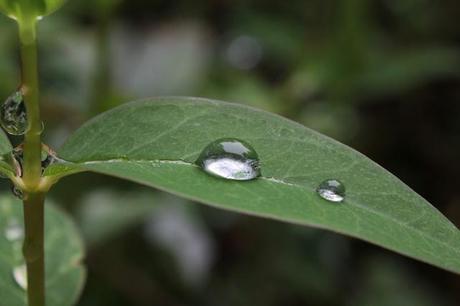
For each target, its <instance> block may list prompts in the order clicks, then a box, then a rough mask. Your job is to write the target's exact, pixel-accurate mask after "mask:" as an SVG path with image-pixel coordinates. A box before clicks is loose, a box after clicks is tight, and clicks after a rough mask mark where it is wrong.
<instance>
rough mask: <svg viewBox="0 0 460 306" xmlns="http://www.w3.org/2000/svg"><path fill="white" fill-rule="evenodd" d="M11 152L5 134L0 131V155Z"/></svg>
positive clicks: (11, 148)
mask: <svg viewBox="0 0 460 306" xmlns="http://www.w3.org/2000/svg"><path fill="white" fill-rule="evenodd" d="M12 150H13V147H12V146H11V142H10V140H9V139H8V137H7V136H6V134H5V132H3V130H2V129H0V155H4V154H7V153H9V152H11V151H12Z"/></svg>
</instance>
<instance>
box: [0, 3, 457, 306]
mask: <svg viewBox="0 0 460 306" xmlns="http://www.w3.org/2000/svg"><path fill="white" fill-rule="evenodd" d="M459 18H460V4H459V3H458V1H456V0H446V1H430V0H405V1H392V0H349V1H348V0H342V1H337V0H336V1H334V0H328V1H323V0H308V1H306V0H296V1H274V0H266V1H243V0H234V1H228V0H220V1H203V0H200V1H182V0H178V1H161V0H155V1H146V0H130V1H125V0H119V1H105V0H99V1H68V3H67V4H66V5H65V6H64V7H63V8H62V9H61V10H60V11H59V13H58V14H53V15H52V16H50V17H48V18H46V19H45V20H43V21H42V22H41V23H40V62H41V67H40V70H41V83H42V84H41V85H42V97H43V98H42V106H43V116H44V120H45V123H46V129H45V137H46V141H47V143H49V144H50V145H51V146H54V147H57V146H59V145H60V144H62V142H63V141H64V139H65V137H66V136H67V135H68V134H69V133H70V132H71V131H72V130H74V129H75V128H76V127H77V126H79V125H80V124H81V123H82V122H83V121H84V120H86V119H87V118H89V117H92V116H94V115H95V114H97V113H99V112H101V111H104V110H106V109H109V108H111V107H114V106H116V105H118V104H120V103H122V102H123V101H128V100H132V99H137V98H142V97H145V96H156V95H190V96H205V97H210V98H215V99H223V100H230V101H235V102H239V103H245V104H248V105H252V106H255V107H259V108H263V109H266V110H268V111H272V112H277V113H279V114H281V115H284V116H287V117H290V118H291V119H293V120H296V121H299V122H301V123H302V124H305V125H307V126H309V127H311V128H314V129H317V130H319V131H320V132H323V133H325V134H327V135H330V136H332V137H334V138H337V139H338V140H341V141H343V142H345V143H347V144H349V145H351V146H353V147H355V148H357V149H358V150H360V151H361V152H363V153H365V154H366V155H368V156H370V157H371V158H373V159H374V160H376V161H377V162H379V163H381V164H382V165H384V166H385V167H386V168H387V169H389V170H391V171H392V172H393V173H395V174H396V175H397V176H399V177H400V178H401V179H402V180H403V181H405V182H407V183H408V184H409V185H410V186H411V187H413V188H414V189H415V190H416V191H417V192H419V193H420V194H422V195H423V196H425V197H426V198H427V199H428V200H429V201H430V202H432V203H435V204H437V207H438V209H440V210H441V211H442V212H444V213H445V214H446V215H447V216H448V217H449V218H450V219H451V220H452V221H453V222H454V223H455V224H457V225H459V224H460V213H459V211H460V209H459V207H460V198H459V197H458V195H457V194H456V190H457V189H458V188H457V182H458V173H460V165H459V163H458V162H457V160H458V156H459V155H460V143H459V141H458V139H459V135H460V120H459V118H460V104H459V103H458V101H459V100H460V90H459V88H460V27H458V20H459ZM17 58H18V56H17V38H16V29H15V27H14V24H13V22H10V21H9V20H8V19H7V18H0V73H1V75H2V76H3V78H2V82H0V96H1V97H6V96H8V95H9V93H10V92H11V91H13V90H14V89H15V88H16V86H17V85H18V82H19V81H18V68H19V65H18V63H17ZM5 188H7V187H5ZM150 193H153V194H152V195H151V196H150ZM51 196H52V197H55V198H56V199H57V201H58V202H59V203H66V208H67V209H68V210H69V211H70V212H72V213H73V214H74V215H75V216H76V219H77V220H78V222H79V224H80V226H81V228H82V231H83V232H84V233H85V237H86V240H87V243H88V246H89V249H88V252H89V253H88V257H87V263H88V266H89V279H88V284H87V287H86V289H85V291H84V294H83V298H82V301H81V302H80V304H79V305H81V306H91V305H113V306H117V305H123V306H126V305H133V306H137V305H255V306H257V305H264V306H270V305H317V306H321V305H454V304H455V301H458V300H460V294H459V292H460V279H459V278H458V277H457V276H454V275H451V274H449V273H447V272H443V271H440V270H437V269H436V268H432V267H430V266H427V265H424V264H422V263H418V262H415V261H412V260H409V259H406V258H402V257H400V256H398V255H395V254H391V253H389V252H386V251H384V250H382V249H379V248H377V247H374V246H370V245H368V244H365V243H361V242H358V241H352V240H349V239H347V238H344V237H340V236H337V235H335V234H331V233H324V232H321V231H317V230H312V229H306V228H300V227H296V226H292V225H285V224H279V223H276V222H272V221H267V220H259V219H256V218H251V217H246V216H239V215H235V214H231V213H226V212H220V211H216V210H214V209H211V208H206V207H201V206H194V205H190V204H189V203H187V204H184V203H183V202H184V201H182V200H179V199H177V198H174V197H170V196H164V195H162V194H161V193H159V192H151V191H147V190H145V189H144V188H141V187H138V186H136V185H134V184H131V183H126V182H121V181H118V180H116V179H113V178H105V177H102V176H97V175H88V174H81V175H76V176H75V177H71V178H66V179H64V180H63V181H62V182H61V184H59V185H58V186H56V188H55V189H54V190H53V191H52V192H51ZM101 203H102V204H101ZM104 203H105V204H104ZM149 205H151V207H152V208H149ZM166 207H173V208H171V209H170V210H168V209H167V208H166ZM105 210H107V211H110V212H107V214H105V213H102V212H101V211H105ZM165 220H166V221H165ZM165 233H166V234H165ZM181 233H182V234H181ZM183 233H186V234H183ZM96 241H97V243H96ZM184 254H187V255H186V256H187V257H185V260H184ZM196 254H198V255H196ZM187 258H189V259H190V263H191V264H188V265H187V260H186V259H187ZM193 258H194V259H193ZM196 258H198V259H200V260H201V261H199V260H198V259H196ZM192 259H193V260H192ZM198 267H201V268H200V269H198Z"/></svg>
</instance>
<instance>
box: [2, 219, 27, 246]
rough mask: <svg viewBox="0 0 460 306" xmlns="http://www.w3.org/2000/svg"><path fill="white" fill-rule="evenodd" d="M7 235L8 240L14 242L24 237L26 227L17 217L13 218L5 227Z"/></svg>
mask: <svg viewBox="0 0 460 306" xmlns="http://www.w3.org/2000/svg"><path fill="white" fill-rule="evenodd" d="M5 237H6V239H7V240H8V241H11V242H14V241H18V240H21V239H22V238H24V228H23V227H22V226H21V224H19V222H18V221H17V220H16V219H11V220H10V221H9V222H8V225H7V226H6V228H5Z"/></svg>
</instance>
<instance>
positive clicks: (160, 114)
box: [50, 97, 460, 273]
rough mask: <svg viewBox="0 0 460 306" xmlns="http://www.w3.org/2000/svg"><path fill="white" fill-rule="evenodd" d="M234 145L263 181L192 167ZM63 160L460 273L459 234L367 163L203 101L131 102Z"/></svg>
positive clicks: (268, 118)
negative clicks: (208, 150)
mask: <svg viewBox="0 0 460 306" xmlns="http://www.w3.org/2000/svg"><path fill="white" fill-rule="evenodd" d="M228 137H234V138H238V139H241V140H244V141H246V142H248V143H250V144H251V145H252V146H253V147H254V148H255V150H256V151H257V152H258V154H259V157H260V163H261V167H262V168H261V169H262V177H260V178H258V179H257V180H254V181H247V182H235V181H226V180H223V179H219V178H215V177H211V176H209V175H207V174H206V173H204V172H203V171H201V169H200V168H199V167H197V166H196V165H195V164H194V161H195V160H196V158H197V157H198V155H199V154H200V152H201V150H202V149H203V148H204V147H205V146H206V145H207V144H209V143H210V142H212V141H214V140H216V139H219V138H228ZM58 154H59V156H60V157H61V158H63V159H64V160H66V161H68V162H69V164H68V165H72V166H71V167H70V166H68V167H67V166H66V167H62V169H68V170H67V171H69V172H68V173H69V174H70V173H71V172H72V171H75V169H79V170H89V171H94V172H99V173H104V174H107V175H112V176H117V177H120V178H124V179H128V180H131V181H135V182H139V183H141V184H145V185H148V186H152V187H156V188H159V189H162V190H165V191H168V192H171V193H175V194H177V195H180V196H183V197H186V198H189V199H192V200H196V201H198V202H201V203H206V204H209V205H211V206H214V207H219V208H223V209H228V210H232V211H237V212H241V213H245V214H250V215H256V216H262V217H267V218H272V219H277V220H282V221H287V222H292V223H296V224H302V225H309V226H314V227H318V228H324V229H328V230H331V231H335V232H338V233H342V234H346V235H349V236H353V237H356V238H360V239H363V240H365V241H369V242H372V243H374V244H377V245H380V246H383V247H385V248H388V249H391V250H393V251H396V252H399V253H401V254H405V255H408V256H410V257H413V258H417V259H419V260H422V261H424V262H427V263H431V264H433V265H436V266H438V267H441V268H444V269H447V270H450V271H454V272H457V273H459V272H460V233H459V230H458V229H457V228H456V227H455V226H454V225H453V224H452V223H451V222H450V221H449V220H448V219H446V218H445V217H444V216H443V215H442V214H441V213H440V212H439V211H438V210H436V209H435V208H434V207H433V206H431V205H430V204H429V203H428V202H427V201H426V200H424V199H423V198H422V197H421V196H419V195H418V194H417V193H415V192H414V191H413V190H411V189H410V188H409V187H408V186H406V185H405V184H404V183H402V182H401V181H400V180H399V179H397V178H396V177H395V176H393V175H392V174H390V173H389V172H387V171H386V170H384V169H383V168H382V167H380V166H379V165H377V164H376V163H374V162H373V161H371V160H370V159H368V158H367V157H365V156H363V155H362V154H360V153H358V152H356V151H355V150H353V149H351V148H349V147H347V146H345V145H343V144H341V143H338V142H336V141H334V140H333V139H330V138H328V137H326V136H324V135H321V134H318V133H317V132H315V131H312V130H310V129H308V128H306V127H304V126H302V125H299V124H297V123H295V122H292V121H290V120H287V119H285V118H282V117H279V116H277V115H274V114H270V113H266V112H263V111H259V110H255V109H252V108H248V107H245V106H241V105H237V104H230V103H225V102H218V101H212V100H205V99H198V98H179V97H171V98H157V99H151V100H145V101H139V102H133V103H128V104H125V105H123V106H120V107H118V108H115V109H113V110H111V111H109V112H106V113H104V114H102V115H100V116H98V117H96V118H94V119H93V120H91V121H89V122H88V123H87V124H85V125H84V126H83V127H82V128H80V129H79V130H78V131H77V132H76V133H75V134H74V135H73V136H71V137H70V139H69V140H68V141H67V142H66V143H65V144H64V146H63V147H62V148H61V149H60V151H59V152H58ZM56 167H59V166H56ZM52 169H53V168H51V169H50V173H52V172H53V170H52ZM56 169H57V168H56ZM72 169H73V170H72ZM55 172H59V171H55ZM65 174H66V173H65V172H63V173H61V175H65ZM330 178H333V179H338V180H340V181H342V182H343V183H344V184H345V186H346V198H345V201H344V202H343V203H341V204H336V203H331V202H328V201H326V200H324V199H322V198H320V197H319V196H318V195H317V193H316V188H317V186H318V185H319V184H320V183H321V182H322V181H324V180H325V179H330ZM126 209H129V207H127V208H126Z"/></svg>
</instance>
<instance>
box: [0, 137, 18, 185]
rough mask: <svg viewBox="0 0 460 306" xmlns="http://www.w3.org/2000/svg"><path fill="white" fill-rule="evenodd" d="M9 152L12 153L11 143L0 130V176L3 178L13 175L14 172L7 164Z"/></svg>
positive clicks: (8, 163)
mask: <svg viewBox="0 0 460 306" xmlns="http://www.w3.org/2000/svg"><path fill="white" fill-rule="evenodd" d="M11 151H13V147H12V146H11V142H10V140H9V139H8V137H7V136H6V134H5V133H4V132H3V130H2V129H0V174H3V175H5V176H12V175H15V171H14V169H13V167H12V166H11V164H10V162H9V157H8V156H7V155H8V154H9V153H10V152H11Z"/></svg>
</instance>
